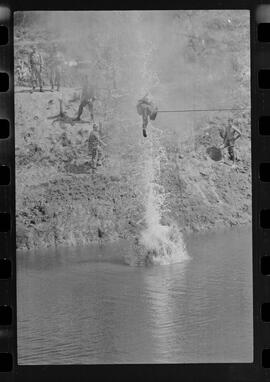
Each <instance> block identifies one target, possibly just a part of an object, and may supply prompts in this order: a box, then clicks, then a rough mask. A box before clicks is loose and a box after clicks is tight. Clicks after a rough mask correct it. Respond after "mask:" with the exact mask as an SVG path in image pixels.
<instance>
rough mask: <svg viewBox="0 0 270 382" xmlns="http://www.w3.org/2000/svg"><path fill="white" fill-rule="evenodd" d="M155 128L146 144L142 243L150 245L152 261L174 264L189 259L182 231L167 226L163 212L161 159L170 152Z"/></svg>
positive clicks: (152, 129)
mask: <svg viewBox="0 0 270 382" xmlns="http://www.w3.org/2000/svg"><path fill="white" fill-rule="evenodd" d="M148 129H151V133H150V136H149V138H148V141H147V142H146V143H145V158H144V161H145V166H144V169H145V170H144V178H145V182H146V195H147V196H146V210H145V221H146V229H145V230H144V231H143V232H142V233H141V238H140V244H141V245H143V246H144V247H145V248H146V251H147V254H148V256H150V262H151V263H153V264H170V263H176V262H181V261H183V260H185V259H187V258H188V255H187V252H186V248H185V244H184V240H183V237H182V233H181V232H180V230H179V229H178V227H177V225H176V224H170V225H163V224H162V223H161V220H162V212H164V202H165V199H166V194H165V190H164V187H162V186H161V185H160V184H159V183H160V182H159V180H160V166H161V160H166V159H167V158H166V154H165V151H164V149H163V148H162V146H161V144H160V138H159V132H160V131H159V130H158V129H156V128H153V127H152V126H151V124H149V125H148Z"/></svg>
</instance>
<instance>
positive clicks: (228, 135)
mask: <svg viewBox="0 0 270 382" xmlns="http://www.w3.org/2000/svg"><path fill="white" fill-rule="evenodd" d="M220 135H221V137H222V138H223V144H222V145H221V146H220V148H221V149H226V148H227V150H228V154H229V159H230V160H231V161H232V162H233V166H235V149H234V146H235V142H236V141H237V139H239V138H240V137H241V132H240V130H239V129H238V128H237V127H236V126H235V124H234V123H233V119H232V118H229V121H228V125H227V127H226V128H225V129H224V131H221V132H220Z"/></svg>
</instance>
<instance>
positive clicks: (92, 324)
mask: <svg viewBox="0 0 270 382" xmlns="http://www.w3.org/2000/svg"><path fill="white" fill-rule="evenodd" d="M187 247H188V252H189V255H190V260H187V261H185V262H184V263H180V264H173V265H168V266H155V267H148V268H133V267H129V266H127V265H125V264H124V262H123V260H122V256H123V255H124V253H125V243H119V244H113V245H108V246H101V247H99V246H91V247H88V248H83V249H82V248H79V249H78V248H75V249H74V248H73V249H68V250H65V249H61V250H57V251H51V250H50V251H48V250H46V251H40V252H38V253H18V255H17V268H18V352H19V363H20V364H72V363H73V364H74V363H77V364H81V363H84V364H89V363H155V362H157V363H163V362H164V363H166V362H170V363H186V362H188V363H196V362H252V359H253V339H252V335H253V334H252V331H253V320H252V257H251V230H249V229H244V230H243V229H242V230H238V229H237V230H234V231H227V232H219V233H215V234H206V235H198V234H196V235H193V236H191V237H189V238H188V240H187Z"/></svg>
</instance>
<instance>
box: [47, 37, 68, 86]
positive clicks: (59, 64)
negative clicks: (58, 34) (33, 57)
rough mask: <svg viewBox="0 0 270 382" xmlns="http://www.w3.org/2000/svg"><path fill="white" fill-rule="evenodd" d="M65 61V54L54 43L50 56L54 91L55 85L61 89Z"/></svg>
mask: <svg viewBox="0 0 270 382" xmlns="http://www.w3.org/2000/svg"><path fill="white" fill-rule="evenodd" d="M64 62H65V60H64V56H63V54H62V53H61V52H59V50H58V46H57V44H53V48H52V51H51V54H50V57H49V70H50V83H51V91H52V92H53V91H54V87H56V90H57V91H59V90H60V86H61V80H62V72H63V64H64Z"/></svg>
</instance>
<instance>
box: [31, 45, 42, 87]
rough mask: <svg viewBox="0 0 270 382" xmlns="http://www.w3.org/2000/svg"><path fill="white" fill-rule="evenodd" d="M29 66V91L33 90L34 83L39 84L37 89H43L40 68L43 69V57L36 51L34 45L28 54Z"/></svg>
mask: <svg viewBox="0 0 270 382" xmlns="http://www.w3.org/2000/svg"><path fill="white" fill-rule="evenodd" d="M29 67H30V72H31V83H32V90H31V93H33V91H34V90H35V87H36V85H39V89H40V91H41V92H42V91H43V81H42V70H43V58H42V56H41V54H40V53H38V52H37V49H36V47H35V46H33V47H32V50H31V52H30V54H29Z"/></svg>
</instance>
